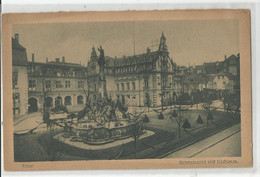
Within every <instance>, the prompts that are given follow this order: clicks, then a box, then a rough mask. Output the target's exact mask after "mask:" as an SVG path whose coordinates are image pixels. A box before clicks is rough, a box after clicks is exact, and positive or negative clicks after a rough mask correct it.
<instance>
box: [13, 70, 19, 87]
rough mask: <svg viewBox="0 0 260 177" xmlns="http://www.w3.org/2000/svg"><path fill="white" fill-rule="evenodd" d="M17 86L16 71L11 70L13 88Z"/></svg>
mask: <svg viewBox="0 0 260 177" xmlns="http://www.w3.org/2000/svg"><path fill="white" fill-rule="evenodd" d="M15 88H18V72H17V71H15V72H13V89H15Z"/></svg>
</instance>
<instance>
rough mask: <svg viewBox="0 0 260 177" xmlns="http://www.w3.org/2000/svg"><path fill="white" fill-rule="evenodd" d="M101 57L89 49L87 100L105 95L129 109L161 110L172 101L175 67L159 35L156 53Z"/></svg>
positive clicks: (162, 38) (147, 52) (163, 39)
mask: <svg viewBox="0 0 260 177" xmlns="http://www.w3.org/2000/svg"><path fill="white" fill-rule="evenodd" d="M99 60H100V57H99V56H98V55H97V54H96V51H95V48H94V47H93V48H92V53H91V58H90V61H89V63H88V86H89V93H90V98H92V99H96V98H98V97H102V96H104V94H102V91H103V92H104V93H105V95H106V96H107V97H109V98H111V99H118V100H120V101H121V102H122V103H123V104H126V105H129V106H147V105H149V106H154V107H155V106H160V105H161V104H162V103H163V104H166V103H167V102H169V101H171V100H172V99H174V98H173V97H174V95H175V93H174V89H173V78H174V74H175V70H176V64H175V63H174V62H173V60H172V59H171V58H170V56H169V52H168V48H167V44H166V37H165V35H164V34H163V33H162V36H161V38H160V44H159V47H158V50H157V51H153V52H151V50H150V49H149V48H147V49H146V52H145V53H142V54H138V55H133V56H124V57H122V58H116V57H115V58H112V57H109V56H105V57H104V63H102V64H100V62H99Z"/></svg>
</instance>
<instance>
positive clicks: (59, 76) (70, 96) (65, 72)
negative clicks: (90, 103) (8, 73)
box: [28, 57, 88, 112]
mask: <svg viewBox="0 0 260 177" xmlns="http://www.w3.org/2000/svg"><path fill="white" fill-rule="evenodd" d="M86 79H87V68H86V67H84V66H82V65H80V64H74V63H67V62H65V58H64V57H63V61H62V62H60V61H59V59H58V58H57V59H56V61H55V62H46V63H38V62H35V61H34V59H33V60H32V62H29V63H28V102H29V108H28V112H35V111H41V110H42V109H43V104H44V103H45V104H46V107H55V106H63V105H65V106H66V107H67V108H68V109H69V110H72V111H73V110H75V111H76V110H80V109H82V108H83V107H84V105H85V103H86V97H87V88H88V86H87V81H86ZM44 100H45V101H44ZM30 103H31V104H30Z"/></svg>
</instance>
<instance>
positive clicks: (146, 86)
mask: <svg viewBox="0 0 260 177" xmlns="http://www.w3.org/2000/svg"><path fill="white" fill-rule="evenodd" d="M144 87H145V88H148V87H149V82H148V77H146V78H144Z"/></svg>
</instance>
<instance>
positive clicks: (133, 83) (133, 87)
mask: <svg viewBox="0 0 260 177" xmlns="http://www.w3.org/2000/svg"><path fill="white" fill-rule="evenodd" d="M132 89H133V90H135V82H132Z"/></svg>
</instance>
